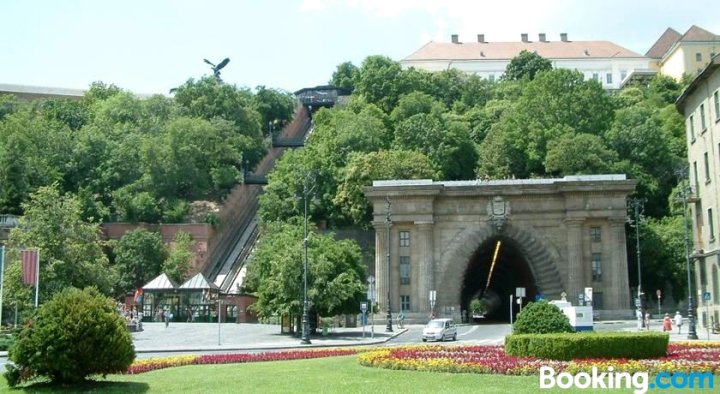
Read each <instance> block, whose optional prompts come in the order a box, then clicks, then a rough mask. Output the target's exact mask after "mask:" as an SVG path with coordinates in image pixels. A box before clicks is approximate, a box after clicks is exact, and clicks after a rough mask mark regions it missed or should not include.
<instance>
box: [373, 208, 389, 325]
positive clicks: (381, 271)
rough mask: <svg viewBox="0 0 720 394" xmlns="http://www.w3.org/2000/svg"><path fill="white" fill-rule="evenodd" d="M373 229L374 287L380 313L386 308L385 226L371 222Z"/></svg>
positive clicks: (383, 223) (382, 223)
mask: <svg viewBox="0 0 720 394" xmlns="http://www.w3.org/2000/svg"><path fill="white" fill-rule="evenodd" d="M373 227H375V287H376V289H377V292H376V293H375V295H376V297H377V300H376V301H377V305H378V307H379V310H380V311H384V310H385V309H386V308H387V303H386V299H387V294H388V287H387V286H388V283H387V280H388V266H387V258H386V256H387V249H386V246H387V225H386V224H385V222H373Z"/></svg>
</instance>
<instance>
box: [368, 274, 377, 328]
mask: <svg viewBox="0 0 720 394" xmlns="http://www.w3.org/2000/svg"><path fill="white" fill-rule="evenodd" d="M367 282H368V301H370V315H371V319H372V325H371V326H370V327H371V328H370V338H375V310H374V309H373V301H375V277H374V276H372V275H370V276H368V278H367Z"/></svg>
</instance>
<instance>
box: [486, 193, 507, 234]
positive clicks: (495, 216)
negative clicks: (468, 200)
mask: <svg viewBox="0 0 720 394" xmlns="http://www.w3.org/2000/svg"><path fill="white" fill-rule="evenodd" d="M487 211H488V216H489V217H490V218H489V220H490V222H492V225H493V229H494V230H495V231H496V232H498V233H499V232H501V231H502V230H503V227H504V226H505V222H506V221H507V219H508V216H510V202H509V201H505V200H503V198H502V197H501V196H495V197H493V199H492V200H490V202H489V203H488V206H487Z"/></svg>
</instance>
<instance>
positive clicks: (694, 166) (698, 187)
mask: <svg viewBox="0 0 720 394" xmlns="http://www.w3.org/2000/svg"><path fill="white" fill-rule="evenodd" d="M693 170H694V173H695V193H698V194H699V193H700V182H699V181H698V179H699V178H698V169H697V162H696V161H694V162H693Z"/></svg>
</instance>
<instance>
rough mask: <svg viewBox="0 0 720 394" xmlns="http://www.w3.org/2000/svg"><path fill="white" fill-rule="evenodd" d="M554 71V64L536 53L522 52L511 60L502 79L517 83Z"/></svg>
mask: <svg viewBox="0 0 720 394" xmlns="http://www.w3.org/2000/svg"><path fill="white" fill-rule="evenodd" d="M548 70H552V62H550V60H548V59H545V58H544V57H542V56H540V55H538V54H537V53H536V52H529V51H526V50H522V51H521V52H520V53H519V54H518V55H517V56H515V57H514V58H512V59H511V60H510V63H508V65H507V67H505V73H504V74H503V76H502V79H505V80H509V81H517V80H520V79H523V78H527V79H530V80H531V79H534V78H535V76H536V75H537V74H539V73H541V72H543V71H548Z"/></svg>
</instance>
